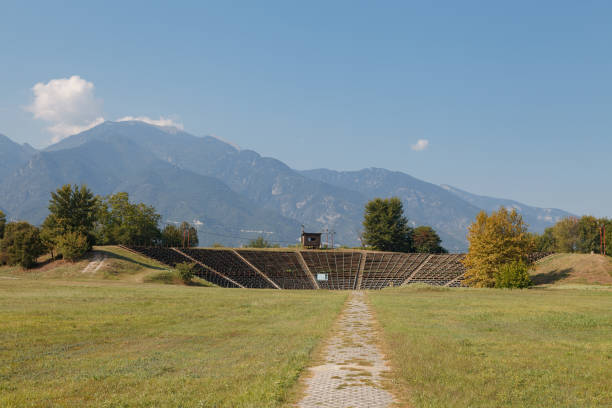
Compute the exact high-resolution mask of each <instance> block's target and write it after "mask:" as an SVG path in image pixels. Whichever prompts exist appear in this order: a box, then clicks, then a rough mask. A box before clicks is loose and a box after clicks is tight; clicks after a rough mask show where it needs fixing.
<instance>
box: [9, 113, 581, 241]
mask: <svg viewBox="0 0 612 408" xmlns="http://www.w3.org/2000/svg"><path fill="white" fill-rule="evenodd" d="M6 139H7V140H9V139H8V138H6ZM9 142H10V140H9ZM5 146H6V148H5ZM5 150H6V152H5ZM15 152H18V153H15ZM2 154H6V155H9V154H12V155H15V156H16V157H17V159H16V160H14V161H12V162H11V164H10V165H8V166H7V170H6V171H5V172H4V173H0V175H2V177H1V178H0V208H4V209H5V210H6V211H7V212H8V214H9V217H11V218H20V219H27V220H29V221H31V222H34V223H40V222H41V221H42V219H44V217H45V215H46V213H47V211H46V207H47V203H48V199H49V192H50V191H52V190H54V189H55V188H57V187H58V186H60V185H61V184H64V183H87V184H88V185H89V186H90V187H91V188H92V190H94V191H95V192H96V193H99V194H109V193H112V192H117V191H127V192H128V193H130V197H131V198H132V199H134V200H138V201H143V202H146V203H148V204H151V205H154V206H155V207H156V208H157V209H158V211H160V212H161V214H162V215H163V218H164V220H166V221H182V220H188V221H193V220H197V221H198V222H201V223H202V226H201V227H200V236H201V243H202V244H212V243H213V242H220V243H223V244H227V245H239V244H244V243H246V242H245V240H246V239H248V238H252V237H254V236H255V235H257V233H252V232H247V231H265V234H264V236H265V237H266V238H268V239H270V240H272V241H278V242H280V243H292V242H296V241H297V238H298V235H299V229H300V225H304V226H305V228H306V229H307V230H311V231H321V230H323V229H326V228H327V229H329V230H333V231H335V232H336V233H337V235H336V242H338V243H341V244H345V245H349V246H356V245H359V234H360V232H361V229H362V228H361V221H362V218H363V209H364V205H365V203H366V202H367V201H368V200H369V199H371V198H374V197H390V196H398V197H400V198H401V199H402V202H403V203H404V208H405V212H406V215H407V217H408V218H409V220H410V221H411V222H412V223H413V224H414V225H417V224H418V225H431V226H432V227H434V228H435V229H436V230H437V231H438V232H439V233H440V236H441V237H442V238H443V243H444V245H445V246H446V247H447V248H449V249H450V250H452V251H463V250H465V249H466V247H467V242H466V239H465V234H466V232H467V226H468V225H469V224H470V223H471V222H472V220H473V219H474V217H475V215H476V214H477V213H478V211H480V210H481V209H486V210H487V211H490V210H491V209H492V208H494V207H495V208H496V203H501V204H503V205H507V206H514V207H519V208H520V211H521V212H524V214H525V218H526V219H527V221H528V222H529V220H537V222H535V223H534V224H533V225H532V228H533V229H534V230H535V231H541V230H543V229H544V228H545V227H546V226H549V225H552V224H553V223H554V221H555V220H556V219H558V218H559V217H563V216H567V215H570V214H569V213H567V212H564V211H562V210H553V209H540V208H536V207H531V206H526V205H524V204H520V203H517V202H515V201H512V200H502V199H495V198H491V197H483V196H476V195H473V194H470V193H467V192H464V191H461V190H459V189H455V188H452V187H449V186H437V185H435V184H431V183H427V182H424V181H422V180H418V179H416V178H414V177H412V176H409V175H408V174H405V173H401V172H393V171H389V170H385V169H378V168H371V169H363V170H359V171H351V172H341V171H332V170H327V169H317V170H308V171H296V170H293V169H291V168H290V167H289V166H287V165H286V164H284V163H283V162H281V161H279V160H277V159H273V158H267V157H262V156H260V155H259V154H258V153H256V152H254V151H251V150H240V149H237V148H236V147H235V146H233V145H231V144H229V143H226V142H224V141H222V140H219V139H217V138H214V137H210V136H206V137H196V136H193V135H191V134H189V133H187V132H184V131H181V130H178V129H175V128H160V127H156V126H153V125H148V124H145V123H142V122H117V123H115V122H104V123H103V124H101V125H98V126H96V127H94V128H92V129H89V130H87V131H85V132H82V133H79V134H77V135H74V136H71V137H68V138H66V139H64V140H62V141H60V142H59V143H56V144H54V145H52V146H49V147H48V148H46V149H44V151H41V152H36V151H34V150H33V149H32V150H29V149H27V147H24V146H21V147H20V145H18V144H16V143H13V142H10V143H7V142H3V139H2V138H1V137H0V157H2V156H1V155H2ZM0 171H2V168H1V167H0ZM506 203H508V204H506ZM547 217H549V218H547Z"/></svg>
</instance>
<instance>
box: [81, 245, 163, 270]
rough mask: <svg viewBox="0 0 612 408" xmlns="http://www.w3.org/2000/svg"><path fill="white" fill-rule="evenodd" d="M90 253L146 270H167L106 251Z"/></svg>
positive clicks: (99, 250) (98, 250) (96, 250)
mask: <svg viewBox="0 0 612 408" xmlns="http://www.w3.org/2000/svg"><path fill="white" fill-rule="evenodd" d="M92 252H93V253H96V252H98V253H100V254H102V255H105V256H106V257H107V258H109V259H119V260H122V261H126V262H131V263H134V264H136V265H140V266H142V267H143V268H147V269H155V270H158V271H165V270H167V269H168V268H163V267H159V266H155V265H153V264H147V263H144V262H138V261H137V260H135V259H133V258H128V257H127V256H123V255H118V254H116V253H114V252H111V251H107V250H106V249H95V250H94V251H92Z"/></svg>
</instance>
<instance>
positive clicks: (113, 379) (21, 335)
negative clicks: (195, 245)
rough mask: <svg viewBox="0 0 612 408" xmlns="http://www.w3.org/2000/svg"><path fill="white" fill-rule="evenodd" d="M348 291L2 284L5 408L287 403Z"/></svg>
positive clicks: (0, 397) (0, 359)
mask: <svg viewBox="0 0 612 408" xmlns="http://www.w3.org/2000/svg"><path fill="white" fill-rule="evenodd" d="M346 296H347V293H346V292H329V291H273V290H244V289H221V288H201V287H189V286H178V285H146V284H145V285H143V284H136V283H129V282H107V283H104V282H99V281H95V282H94V281H90V282H87V281H78V282H66V281H62V280H57V279H49V280H44V279H36V280H32V279H27V278H24V277H22V278H21V279H19V280H12V279H0V316H1V318H0V406H2V407H29V406H31V407H60V406H61V407H88V406H91V407H162V406H163V407H275V406H282V405H284V404H286V400H287V398H288V395H291V392H292V391H291V390H292V387H293V386H294V384H295V382H296V380H297V378H298V376H299V374H300V372H301V371H302V370H303V369H304V367H305V366H306V365H307V364H308V362H309V359H310V356H311V353H312V350H313V348H314V347H315V346H316V345H317V344H318V343H319V342H320V340H321V338H322V337H323V336H325V335H326V333H327V332H328V330H329V328H330V327H331V324H332V322H333V320H334V318H335V317H336V316H337V314H338V312H339V311H340V309H341V307H342V304H343V302H344V300H345V298H346Z"/></svg>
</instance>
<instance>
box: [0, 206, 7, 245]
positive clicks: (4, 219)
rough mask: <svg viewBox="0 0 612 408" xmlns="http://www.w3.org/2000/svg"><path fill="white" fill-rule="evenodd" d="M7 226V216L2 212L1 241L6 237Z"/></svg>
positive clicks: (0, 223)
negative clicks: (5, 229)
mask: <svg viewBox="0 0 612 408" xmlns="http://www.w3.org/2000/svg"><path fill="white" fill-rule="evenodd" d="M5 226H6V215H4V213H3V212H2V211H0V239H2V238H3V237H4V228H5Z"/></svg>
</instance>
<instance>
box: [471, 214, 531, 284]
mask: <svg viewBox="0 0 612 408" xmlns="http://www.w3.org/2000/svg"><path fill="white" fill-rule="evenodd" d="M468 241H469V251H468V253H467V255H466V257H465V259H464V261H463V263H464V265H465V266H466V268H467V272H466V279H465V280H464V282H465V283H466V284H467V285H470V286H476V287H494V286H495V282H496V280H497V275H498V274H499V271H500V268H501V267H502V265H505V264H509V263H513V262H525V263H527V256H528V255H529V254H530V253H531V252H532V251H533V248H534V242H533V239H532V237H531V235H530V234H529V233H528V232H527V224H525V222H524V221H523V217H522V216H521V215H520V214H519V213H518V212H517V211H516V210H515V209H512V211H508V210H507V209H506V208H505V207H500V209H499V210H498V211H494V212H492V213H491V215H488V214H487V213H486V212H485V211H481V212H480V213H479V214H478V215H477V216H476V220H475V221H474V222H473V223H472V225H470V227H469V230H468Z"/></svg>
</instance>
